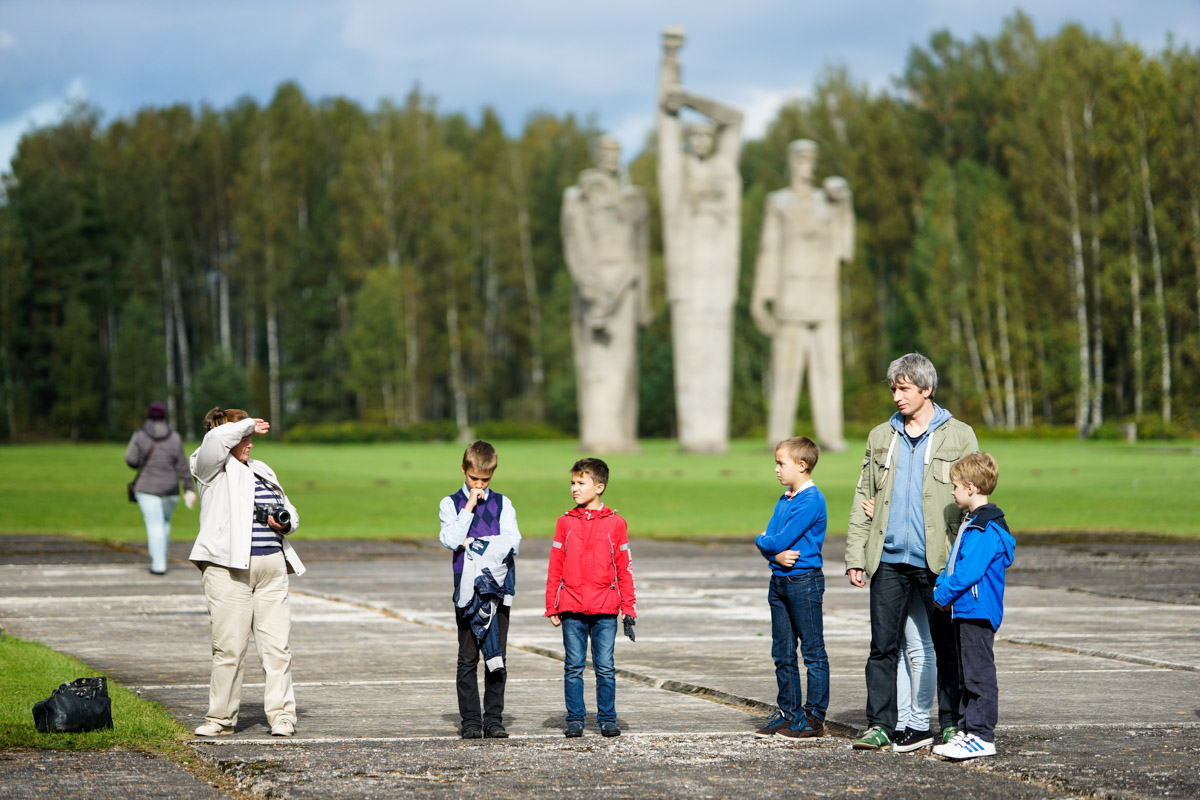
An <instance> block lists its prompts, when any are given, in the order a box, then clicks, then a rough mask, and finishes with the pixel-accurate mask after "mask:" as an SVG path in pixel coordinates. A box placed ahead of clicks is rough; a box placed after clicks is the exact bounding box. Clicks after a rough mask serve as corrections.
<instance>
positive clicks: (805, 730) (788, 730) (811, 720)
mask: <svg viewBox="0 0 1200 800" xmlns="http://www.w3.org/2000/svg"><path fill="white" fill-rule="evenodd" d="M775 735H776V736H783V737H785V738H787V739H812V738H815V737H818V736H824V735H825V723H824V722H822V721H821V720H819V719H817V718H816V717H807V718H805V719H804V721H803V722H800V721H797V722H793V723H791V724H790V725H785V726H784V727H782V728H780V729H779V730H778V731H776V732H775Z"/></svg>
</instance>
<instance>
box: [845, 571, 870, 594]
mask: <svg viewBox="0 0 1200 800" xmlns="http://www.w3.org/2000/svg"><path fill="white" fill-rule="evenodd" d="M846 577H847V578H849V579H850V585H851V586H854V587H856V588H858V589H861V588H862V587H864V586H866V585H867V582H866V581H865V580H863V571H862V570H861V569H848V570H846Z"/></svg>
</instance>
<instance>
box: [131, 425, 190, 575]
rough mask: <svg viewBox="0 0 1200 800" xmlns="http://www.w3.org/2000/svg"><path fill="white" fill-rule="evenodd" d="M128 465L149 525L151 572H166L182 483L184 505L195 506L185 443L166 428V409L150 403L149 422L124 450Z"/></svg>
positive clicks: (135, 491)
mask: <svg viewBox="0 0 1200 800" xmlns="http://www.w3.org/2000/svg"><path fill="white" fill-rule="evenodd" d="M125 463H126V464H128V465H129V466H130V468H131V469H136V470H137V471H138V474H137V477H136V478H134V480H133V491H134V499H135V500H137V504H138V507H139V508H140V509H141V510H142V518H143V519H144V520H145V521H146V544H147V546H148V547H149V549H150V571H151V572H153V573H154V574H155V575H165V574H166V572H167V545H168V543H169V542H170V541H171V514H173V513H174V512H175V505H176V504H177V503H178V502H179V482H180V481H183V502H184V503H186V504H187V507H188V508H191V507H192V506H193V505H195V503H196V493H195V492H194V491H192V474H191V473H190V472H188V468H187V461H186V460H185V459H184V457H183V442H182V440H181V439H180V438H179V434H178V433H176V432H175V431H174V430H172V429H171V426H170V425H168V424H167V407H166V406H164V405H163V404H162V403H151V404H150V407H149V408H148V409H146V422H145V423H144V424H143V425H142V427H140V428H138V429H137V430H136V431H134V432H133V436H131V437H130V438H129V447H127V448H125Z"/></svg>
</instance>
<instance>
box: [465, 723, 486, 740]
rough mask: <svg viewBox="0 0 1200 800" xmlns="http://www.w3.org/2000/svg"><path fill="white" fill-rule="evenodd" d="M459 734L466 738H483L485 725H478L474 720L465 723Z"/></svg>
mask: <svg viewBox="0 0 1200 800" xmlns="http://www.w3.org/2000/svg"><path fill="white" fill-rule="evenodd" d="M459 736H462V738H464V739H482V738H483V726H482V725H476V724H475V723H474V722H472V723H470V724H467V725H463V726H462V730H461V731H459Z"/></svg>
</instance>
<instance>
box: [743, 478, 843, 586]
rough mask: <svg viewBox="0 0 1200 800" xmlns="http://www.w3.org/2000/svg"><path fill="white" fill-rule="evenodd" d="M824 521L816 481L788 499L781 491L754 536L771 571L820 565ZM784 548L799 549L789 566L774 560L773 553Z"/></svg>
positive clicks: (797, 571) (797, 570)
mask: <svg viewBox="0 0 1200 800" xmlns="http://www.w3.org/2000/svg"><path fill="white" fill-rule="evenodd" d="M827 523H828V517H827V515H826V513H825V496H824V495H823V494H821V490H820V489H818V488H817V485H816V484H815V483H810V484H809V485H808V486H806V487H805V488H803V489H801V490H800V491H799V492H797V493H796V495H795V496H794V497H792V498H791V499H788V496H787V492H784V493H783V495H782V496H781V497H780V498H779V502H777V503H776V504H775V511H774V513H772V514H771V521H770V522H768V523H767V530H766V531H765V532H764V533H760V534H759V535H758V537H757V538H755V540H754V543H755V544H756V545H758V550H759V552H760V553H762V555H763V558H765V559H766V560H767V561H768V562H769V563H770V565H771V574H773V575H798V574H800V573H801V572H807V571H809V570H814V569H821V546H822V545H823V544H824V543H825V527H826V525H827ZM784 550H798V551H800V557H799V558H797V559H796V563H795V564H794V565H792V568H791V569H787V568H785V567H784V566H782V565H781V564H779V563H778V562H777V561H775V556H777V555H779V554H780V553H782V552H783V551H784Z"/></svg>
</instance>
